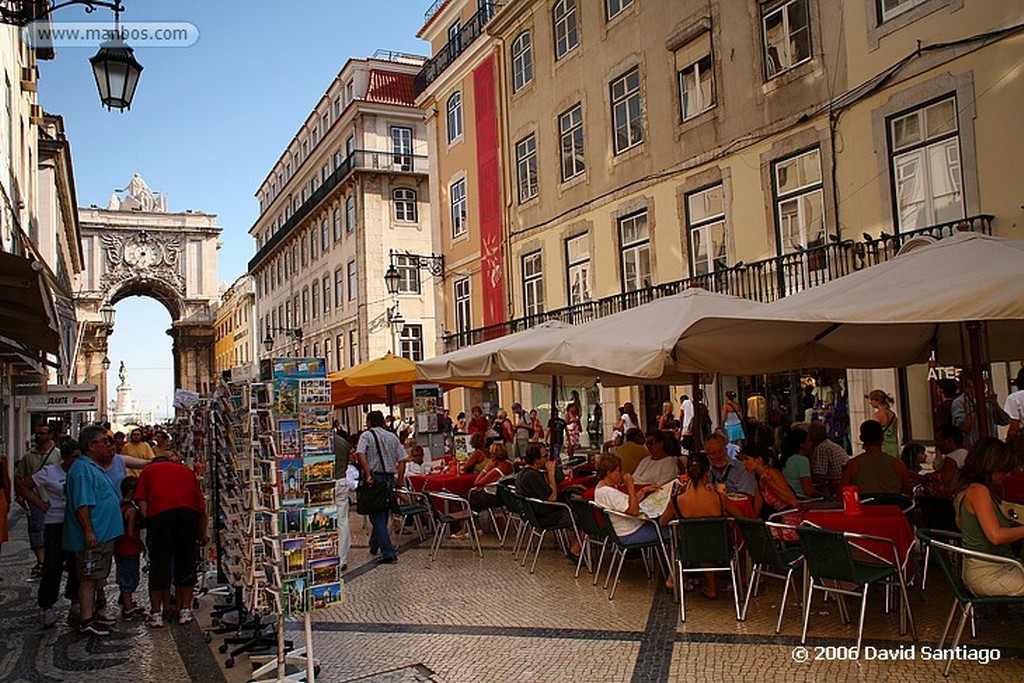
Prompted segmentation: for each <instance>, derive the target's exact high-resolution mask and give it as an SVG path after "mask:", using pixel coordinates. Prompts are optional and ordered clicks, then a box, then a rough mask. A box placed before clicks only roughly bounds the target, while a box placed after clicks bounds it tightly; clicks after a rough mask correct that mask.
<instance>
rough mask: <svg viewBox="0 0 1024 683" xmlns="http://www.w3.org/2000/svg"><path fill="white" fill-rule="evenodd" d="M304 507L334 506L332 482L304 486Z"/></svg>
mask: <svg viewBox="0 0 1024 683" xmlns="http://www.w3.org/2000/svg"><path fill="white" fill-rule="evenodd" d="M306 505H309V506H311V507H312V506H314V505H334V482H333V481H325V482H321V483H309V484H306Z"/></svg>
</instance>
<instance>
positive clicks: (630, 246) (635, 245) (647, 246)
mask: <svg viewBox="0 0 1024 683" xmlns="http://www.w3.org/2000/svg"><path fill="white" fill-rule="evenodd" d="M641 218H642V219H643V222H644V227H645V231H646V233H647V236H646V237H643V238H641V239H636V238H634V239H632V240H631V241H629V242H627V241H626V239H625V232H624V229H625V227H626V224H627V223H629V222H634V223H636V222H638V221H639V220H640V219H641ZM616 223H617V225H616V227H617V233H618V234H617V237H618V241H619V252H620V257H619V266H620V270H621V272H620V282H621V285H622V292H623V293H626V292H635V291H639V290H641V289H644V288H646V287H649V286H650V284H651V280H652V279H653V277H654V264H653V262H652V261H651V256H652V253H653V252H652V250H651V224H650V216H649V214H648V211H647V209H646V208H644V209H641V210H639V211H634V212H633V213H630V214H627V215H625V216H621V217H619V219H618V221H616ZM644 251H646V254H647V278H646V282H645V278H643V277H642V275H643V273H641V268H640V267H639V266H640V264H641V263H642V261H643V258H642V256H643V253H644ZM630 254H636V262H637V268H636V273H635V277H634V280H635V281H634V282H632V283H630V282H628V281H627V279H626V259H627V257H628V256H629V255H630ZM631 284H632V285H635V286H630V285H631Z"/></svg>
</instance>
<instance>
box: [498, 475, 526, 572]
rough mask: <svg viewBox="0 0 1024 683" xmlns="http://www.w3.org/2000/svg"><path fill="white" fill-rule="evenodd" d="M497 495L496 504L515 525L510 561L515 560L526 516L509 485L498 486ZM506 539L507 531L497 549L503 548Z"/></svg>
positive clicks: (514, 490)
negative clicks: (503, 509)
mask: <svg viewBox="0 0 1024 683" xmlns="http://www.w3.org/2000/svg"><path fill="white" fill-rule="evenodd" d="M496 491H497V494H498V504H499V505H501V506H502V507H503V508H505V513H506V516H507V517H508V520H509V521H510V522H515V525H516V536H515V543H514V544H513V547H512V559H513V560H514V559H516V555H518V554H519V544H520V543H521V542H522V539H523V533H524V532H525V530H526V528H527V526H529V524H528V522H527V521H526V516H525V515H524V514H523V508H522V505H521V504H520V502H519V498H518V496H517V495H516V489H515V487H514V486H512V485H511V484H502V483H499V484H498V488H497V489H496ZM506 538H508V530H507V529H506V531H505V534H504V535H502V537H501V543H500V545H499V547H501V548H504V547H505V539H506Z"/></svg>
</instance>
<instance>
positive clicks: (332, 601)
mask: <svg viewBox="0 0 1024 683" xmlns="http://www.w3.org/2000/svg"><path fill="white" fill-rule="evenodd" d="M341 598H342V584H341V583H340V582H334V583H327V584H323V585H319V586H310V587H309V598H308V605H309V609H311V610H314V609H325V608H327V607H333V606H334V605H338V604H341Z"/></svg>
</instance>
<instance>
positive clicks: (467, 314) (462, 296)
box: [452, 277, 473, 334]
mask: <svg viewBox="0 0 1024 683" xmlns="http://www.w3.org/2000/svg"><path fill="white" fill-rule="evenodd" d="M452 292H453V296H452V300H453V301H454V302H455V305H454V306H453V310H454V316H455V317H454V320H453V321H452V322H453V324H454V326H455V332H456V334H465V333H467V332H469V331H470V330H471V329H473V297H472V294H473V286H472V282H471V281H470V279H469V278H468V277H464V278H460V279H458V280H455V282H453V283H452Z"/></svg>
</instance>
